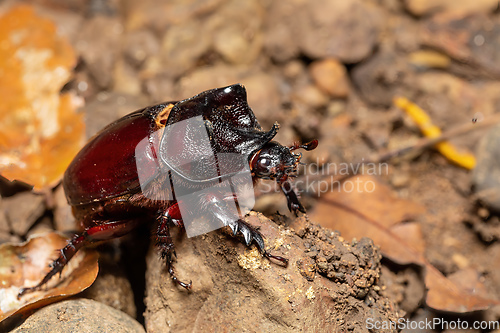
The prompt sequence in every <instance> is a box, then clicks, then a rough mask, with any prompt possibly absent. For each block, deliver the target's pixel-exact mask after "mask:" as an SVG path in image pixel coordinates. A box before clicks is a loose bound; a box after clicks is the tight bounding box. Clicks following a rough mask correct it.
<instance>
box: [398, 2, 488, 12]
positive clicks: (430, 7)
mask: <svg viewBox="0 0 500 333" xmlns="http://www.w3.org/2000/svg"><path fill="white" fill-rule="evenodd" d="M404 3H405V5H406V8H407V9H408V11H409V12H410V13H412V14H413V15H426V14H431V13H432V14H435V13H436V12H441V11H460V12H464V13H474V12H476V13H477V12H483V13H488V12H492V11H494V10H495V9H496V8H497V7H498V1H497V0H473V1H450V0H406V1H405V2H404Z"/></svg>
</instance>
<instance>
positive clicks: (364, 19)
mask: <svg viewBox="0 0 500 333" xmlns="http://www.w3.org/2000/svg"><path fill="white" fill-rule="evenodd" d="M266 10H267V12H268V15H267V18H266V25H265V26H266V37H265V47H266V50H267V52H268V53H269V54H270V56H271V57H272V58H273V59H276V60H277V61H280V62H284V61H288V60H291V59H292V58H294V57H296V56H297V55H299V54H300V53H301V52H302V53H304V54H305V55H306V56H308V57H310V58H313V59H322V58H327V57H334V58H337V59H340V60H341V61H342V62H344V63H356V62H359V61H361V60H363V59H365V58H366V57H368V56H369V55H370V53H371V52H372V50H373V48H374V46H375V44H376V42H377V41H378V34H379V30H380V26H381V23H382V11H380V10H379V8H378V7H376V6H375V5H373V4H372V3H369V2H365V1H362V0H353V1H335V0H328V1H313V2H307V1H300V0H294V1H273V2H271V3H270V5H269V7H268V8H266Z"/></svg>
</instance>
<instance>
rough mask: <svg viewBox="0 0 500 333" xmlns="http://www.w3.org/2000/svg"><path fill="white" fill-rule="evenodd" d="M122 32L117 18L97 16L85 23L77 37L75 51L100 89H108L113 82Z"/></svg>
mask: <svg viewBox="0 0 500 333" xmlns="http://www.w3.org/2000/svg"><path fill="white" fill-rule="evenodd" d="M122 31H123V26H122V24H121V23H120V19H119V18H118V17H114V18H112V17H108V16H97V17H94V18H92V19H90V20H87V21H86V22H85V24H84V25H83V29H82V30H81V32H80V34H79V36H78V41H77V42H76V51H77V52H78V54H80V56H81V57H82V58H83V61H84V62H85V64H86V66H87V67H88V69H89V71H90V73H91V75H92V77H93V78H94V79H95V82H96V83H97V84H98V85H99V86H100V87H101V88H107V87H109V86H110V85H111V83H112V81H113V77H112V73H113V67H114V64H115V61H116V58H117V55H118V52H119V42H120V37H121V35H122Z"/></svg>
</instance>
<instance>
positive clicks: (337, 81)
mask: <svg viewBox="0 0 500 333" xmlns="http://www.w3.org/2000/svg"><path fill="white" fill-rule="evenodd" d="M309 72H310V74H311V77H312V79H313V80H314V82H315V83H316V85H317V86H318V88H320V89H321V90H322V91H324V92H325V93H327V94H328V95H330V96H332V97H339V98H346V97H347V96H348V95H349V92H350V88H349V80H348V78H347V70H346V68H345V67H344V65H342V64H341V63H340V62H339V61H338V60H336V59H333V58H330V59H325V60H320V61H316V62H313V63H312V64H311V66H310V67H309Z"/></svg>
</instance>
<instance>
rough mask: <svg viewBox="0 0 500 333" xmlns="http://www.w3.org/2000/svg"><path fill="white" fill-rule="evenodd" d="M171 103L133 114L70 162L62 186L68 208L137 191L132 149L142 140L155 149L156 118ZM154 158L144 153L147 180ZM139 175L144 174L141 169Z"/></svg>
mask: <svg viewBox="0 0 500 333" xmlns="http://www.w3.org/2000/svg"><path fill="white" fill-rule="evenodd" d="M170 105H172V103H166V104H160V105H156V106H153V107H150V108H145V109H142V110H139V111H136V112H133V113H131V114H129V115H127V116H125V117H123V118H120V119H118V120H117V121H115V122H113V123H111V124H110V125H108V126H107V127H106V128H104V129H103V130H102V131H101V132H99V133H98V134H97V135H96V136H95V137H94V138H93V139H92V140H91V141H90V142H89V143H88V144H87V145H86V146H85V147H83V148H82V150H80V152H79V153H78V154H77V155H76V157H75V158H74V159H73V161H72V162H71V164H70V165H69V167H68V169H67V170H66V172H65V174H64V179H63V186H64V191H65V192H66V197H67V199H68V202H69V203H70V205H81V204H87V203H90V202H95V201H100V200H103V199H107V198H112V197H116V196H120V195H123V194H126V193H130V192H134V191H137V190H138V189H139V187H140V184H139V177H138V173H137V166H136V158H137V157H136V156H135V152H136V146H137V145H138V144H139V142H140V141H141V140H143V139H145V138H149V139H150V140H152V141H155V142H154V143H155V144H156V145H158V141H159V139H160V138H159V137H157V136H155V135H153V134H154V133H155V131H156V130H157V129H158V125H159V124H158V123H157V121H156V120H157V118H158V115H159V114H161V113H162V111H164V110H168V109H169V106H170ZM157 163H158V162H157V160H156V158H152V157H151V156H150V155H148V154H146V153H145V152H144V156H143V161H142V162H141V168H144V169H145V170H147V171H146V172H149V173H150V174H151V177H153V176H154V175H155V173H156V172H157V171H158V165H157ZM141 172H145V171H144V170H142V169H141Z"/></svg>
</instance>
